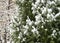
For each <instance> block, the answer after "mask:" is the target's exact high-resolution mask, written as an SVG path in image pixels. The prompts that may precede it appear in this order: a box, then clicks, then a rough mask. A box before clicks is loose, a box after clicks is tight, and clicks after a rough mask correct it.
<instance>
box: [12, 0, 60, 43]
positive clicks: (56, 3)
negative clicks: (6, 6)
mask: <svg viewBox="0 0 60 43" xmlns="http://www.w3.org/2000/svg"><path fill="white" fill-rule="evenodd" d="M16 3H17V5H18V6H19V15H18V16H17V17H16V18H14V22H13V30H14V32H13V35H12V38H13V40H14V43H59V42H60V0H17V1H16Z"/></svg>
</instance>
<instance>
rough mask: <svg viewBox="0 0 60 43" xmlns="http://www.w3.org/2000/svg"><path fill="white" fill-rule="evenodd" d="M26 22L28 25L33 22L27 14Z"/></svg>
mask: <svg viewBox="0 0 60 43" xmlns="http://www.w3.org/2000/svg"><path fill="white" fill-rule="evenodd" d="M26 24H28V25H30V26H31V25H32V24H33V21H31V20H30V19H29V17H28V16H27V20H26Z"/></svg>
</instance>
